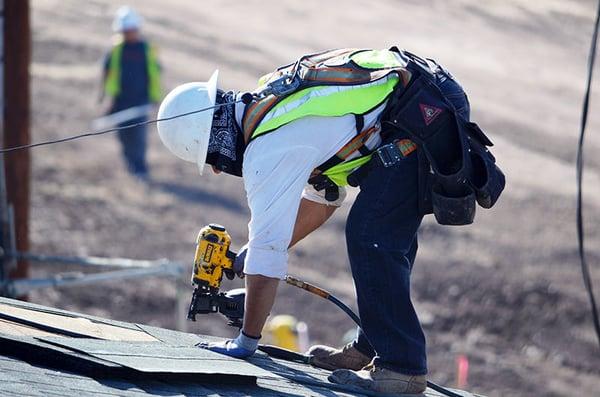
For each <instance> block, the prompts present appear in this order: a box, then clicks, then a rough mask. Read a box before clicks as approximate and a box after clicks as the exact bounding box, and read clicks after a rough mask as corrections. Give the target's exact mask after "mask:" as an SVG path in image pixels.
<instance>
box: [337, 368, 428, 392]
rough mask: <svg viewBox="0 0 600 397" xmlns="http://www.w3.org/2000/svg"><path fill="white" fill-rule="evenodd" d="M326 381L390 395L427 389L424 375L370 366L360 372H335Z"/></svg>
mask: <svg viewBox="0 0 600 397" xmlns="http://www.w3.org/2000/svg"><path fill="white" fill-rule="evenodd" d="M328 379H329V381H330V382H332V383H338V384H340V385H348V386H355V387H360V388H361V389H366V390H371V391H374V392H378V393H386V394H392V395H405V394H421V393H423V392H424V391H425V389H426V388H427V379H426V378H425V375H404V374H401V373H400V372H394V371H392V370H389V369H386V368H382V367H376V366H374V365H372V364H369V365H367V366H366V367H364V368H363V369H361V370H360V371H352V370H349V369H338V370H335V371H333V373H332V374H331V375H329V378H328Z"/></svg>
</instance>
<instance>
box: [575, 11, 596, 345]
mask: <svg viewBox="0 0 600 397" xmlns="http://www.w3.org/2000/svg"><path fill="white" fill-rule="evenodd" d="M599 25H600V1H599V2H598V11H597V13H596V24H595V26H594V33H593V35H592V44H591V48H590V53H589V56H588V76H587V86H586V91H585V96H584V98H583V111H582V114H581V130H580V134H579V142H578V146H577V161H576V173H577V243H578V252H579V260H580V264H581V273H582V276H583V283H584V285H585V289H586V291H587V293H588V297H589V300H590V305H591V310H592V319H593V322H594V328H595V330H596V336H597V337H598V344H599V346H600V319H599V317H598V308H597V305H596V298H595V297H594V288H593V285H592V278H591V276H590V269H589V265H588V263H587V261H586V257H585V246H584V227H583V226H584V225H583V187H582V185H583V148H584V145H583V144H584V137H585V129H586V127H587V119H588V109H589V104H590V95H591V86H592V75H593V71H594V63H595V60H596V43H597V41H598V26H599Z"/></svg>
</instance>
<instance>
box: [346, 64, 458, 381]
mask: <svg viewBox="0 0 600 397" xmlns="http://www.w3.org/2000/svg"><path fill="white" fill-rule="evenodd" d="M435 81H436V84H437V85H438V87H439V88H440V90H441V91H442V92H443V93H444V95H445V96H446V98H447V99H448V100H449V101H450V102H451V103H452V104H453V105H454V107H455V108H456V110H457V112H458V113H460V114H461V115H462V116H464V117H466V118H467V119H468V117H469V103H468V100H467V97H466V95H465V93H464V91H463V90H462V88H461V87H460V85H459V84H458V83H457V82H456V81H455V80H454V79H453V78H452V76H451V75H450V74H449V73H448V72H446V71H445V70H443V69H441V68H440V69H438V71H437V73H436V76H435ZM398 138H406V137H405V136H398V135H395V136H389V137H387V138H386V140H385V141H384V144H385V143H388V142H390V141H392V140H393V139H398ZM418 184H419V162H418V156H417V152H413V153H411V154H410V155H408V156H407V157H405V158H404V159H403V160H402V161H400V162H399V163H397V164H396V165H394V166H391V167H387V168H386V167H383V166H374V167H372V169H371V171H370V172H369V173H368V175H367V176H366V177H364V178H363V179H362V180H361V181H360V193H359V194H358V197H357V198H356V201H355V202H354V205H353V206H352V209H351V210H350V214H349V215H348V221H347V223H346V244H347V248H348V256H349V259H350V267H351V269H352V277H353V278H354V284H355V288H356V294H357V299H358V309H359V314H360V318H361V322H362V330H361V329H359V331H358V336H357V338H356V340H355V341H354V343H353V345H354V347H355V348H356V349H358V350H359V351H360V352H362V353H364V354H366V355H368V356H372V357H374V358H375V361H374V363H375V365H378V366H381V367H384V368H388V369H390V370H392V371H396V372H401V373H403V374H407V375H424V374H426V373H427V356H426V348H425V335H424V334H423V330H422V328H421V324H420V322H419V319H418V317H417V313H416V312H415V309H414V307H413V304H412V301H411V298H410V274H411V270H412V267H413V264H414V261H415V256H416V253H417V246H418V244H417V230H418V229H419V226H420V224H421V220H422V218H423V217H422V216H421V215H420V214H419V189H418Z"/></svg>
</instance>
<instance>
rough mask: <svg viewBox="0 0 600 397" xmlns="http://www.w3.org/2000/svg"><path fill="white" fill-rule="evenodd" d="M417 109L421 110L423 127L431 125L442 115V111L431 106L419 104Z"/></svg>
mask: <svg viewBox="0 0 600 397" xmlns="http://www.w3.org/2000/svg"><path fill="white" fill-rule="evenodd" d="M419 107H420V108H421V114H422V115H423V119H424V120H425V125H429V124H431V123H432V122H433V120H435V119H436V118H437V116H439V115H440V114H441V113H442V109H440V108H436V107H435V106H431V105H425V104H424V103H420V104H419Z"/></svg>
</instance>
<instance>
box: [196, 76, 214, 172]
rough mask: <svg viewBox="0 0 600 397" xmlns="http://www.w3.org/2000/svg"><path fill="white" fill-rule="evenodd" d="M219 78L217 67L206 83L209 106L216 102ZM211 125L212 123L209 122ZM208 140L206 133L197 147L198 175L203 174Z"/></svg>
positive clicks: (209, 111)
mask: <svg viewBox="0 0 600 397" xmlns="http://www.w3.org/2000/svg"><path fill="white" fill-rule="evenodd" d="M218 80H219V69H217V70H215V71H214V72H213V74H212V75H211V76H210V79H208V82H207V83H206V91H207V94H208V98H209V100H210V103H211V106H215V104H216V103H217V83H218ZM207 112H208V113H209V115H210V120H212V117H213V114H214V113H215V109H214V108H212V109H210V110H208V111H207ZM211 126H212V124H211ZM209 140H210V133H209V134H206V136H205V139H204V140H203V142H202V143H201V144H200V146H199V147H198V157H197V159H196V165H197V166H198V172H200V175H202V174H204V165H205V164H206V156H207V154H208V142H209Z"/></svg>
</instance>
